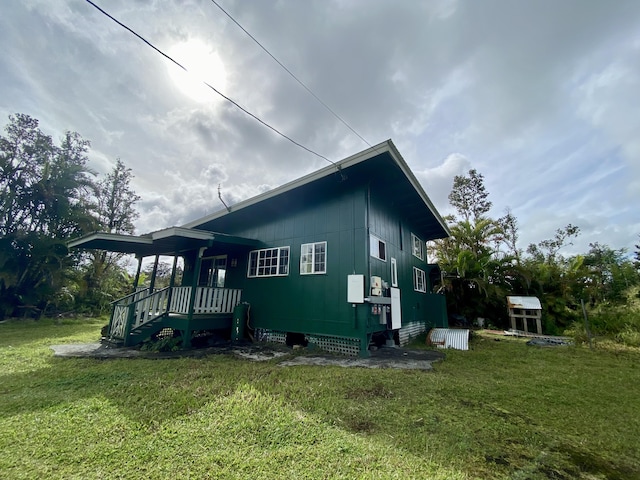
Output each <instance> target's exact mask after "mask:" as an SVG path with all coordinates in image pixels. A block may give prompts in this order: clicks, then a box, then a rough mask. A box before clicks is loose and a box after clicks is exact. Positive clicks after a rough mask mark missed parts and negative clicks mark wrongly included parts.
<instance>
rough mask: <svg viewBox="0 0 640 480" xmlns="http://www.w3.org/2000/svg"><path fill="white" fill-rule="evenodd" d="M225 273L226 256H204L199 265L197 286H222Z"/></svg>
mask: <svg viewBox="0 0 640 480" xmlns="http://www.w3.org/2000/svg"><path fill="white" fill-rule="evenodd" d="M226 275H227V256H226V255H219V256H217V257H205V258H203V259H202V265H201V266H200V277H199V278H198V286H199V287H216V288H224V280H225V277H226Z"/></svg>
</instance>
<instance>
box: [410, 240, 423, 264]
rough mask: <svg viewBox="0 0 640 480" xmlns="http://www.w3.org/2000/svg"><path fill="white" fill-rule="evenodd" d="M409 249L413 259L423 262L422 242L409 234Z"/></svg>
mask: <svg viewBox="0 0 640 480" xmlns="http://www.w3.org/2000/svg"><path fill="white" fill-rule="evenodd" d="M411 248H412V252H413V256H414V257H418V258H419V259H420V260H424V242H423V241H422V240H420V239H419V238H418V237H416V236H415V235H414V234H413V233H412V234H411Z"/></svg>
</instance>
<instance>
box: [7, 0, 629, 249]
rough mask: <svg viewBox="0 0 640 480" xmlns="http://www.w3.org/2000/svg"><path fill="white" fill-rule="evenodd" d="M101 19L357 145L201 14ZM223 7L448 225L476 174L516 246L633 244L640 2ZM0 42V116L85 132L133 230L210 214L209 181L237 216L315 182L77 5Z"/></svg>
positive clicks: (208, 11) (497, 0)
mask: <svg viewBox="0 0 640 480" xmlns="http://www.w3.org/2000/svg"><path fill="white" fill-rule="evenodd" d="M99 4H100V5H101V6H102V7H103V8H105V9H106V10H108V11H109V12H110V13H111V14H113V15H114V16H115V17H116V18H118V19H120V20H121V21H123V22H124V23H126V24H127V25H129V26H130V27H131V28H133V29H135V30H136V31H137V32H139V33H140V34H141V35H143V36H144V37H145V38H147V39H148V40H149V41H152V42H153V43H154V44H155V45H157V46H158V47H159V48H161V49H163V50H165V51H170V50H171V49H172V47H174V46H175V45H176V44H178V43H184V42H187V41H190V40H193V41H198V42H202V44H203V45H206V46H207V47H208V48H209V49H210V50H211V51H214V52H216V53H217V54H218V56H219V58H220V61H221V62H222V63H223V64H224V69H225V71H226V73H227V77H226V87H225V91H224V92H223V93H225V94H226V95H228V96H230V97H231V98H233V99H234V100H236V101H238V102H239V103H240V104H241V105H242V106H244V107H245V108H247V109H248V110H250V111H251V112H253V113H254V114H256V115H258V116H259V117H260V118H261V119H262V120H264V121H265V122H267V123H269V124H270V125H272V126H273V127H274V128H277V129H279V130H281V131H282V132H283V133H285V134H287V135H289V136H290V137H291V138H293V139H294V140H296V141H298V142H300V143H302V144H304V145H305V146H307V147H309V148H310V149H312V150H314V151H316V152H318V153H320V154H321V155H324V156H326V157H327V158H329V159H331V160H332V161H337V160H340V159H342V158H344V157H346V156H348V155H351V154H353V153H355V152H357V151H359V150H362V149H364V148H366V147H367V144H366V143H365V142H363V141H362V140H361V139H359V138H358V137H357V136H356V135H354V134H353V133H352V132H351V131H350V130H349V128H348V127H346V126H345V125H344V124H342V123H341V122H340V121H339V120H337V119H336V118H335V117H334V116H333V114H331V113H330V112H329V111H327V109H326V108H324V107H323V106H322V105H321V104H319V103H318V102H317V101H316V100H315V99H314V98H313V97H312V96H311V95H309V94H308V93H307V92H306V91H305V90H304V89H303V88H302V87H301V86H300V85H299V84H298V83H297V82H296V81H295V80H294V79H292V78H291V77H290V76H289V75H288V74H287V73H286V72H285V71H284V70H283V69H282V68H280V67H279V66H278V65H277V64H276V63H275V62H274V61H273V60H272V59H271V58H270V57H269V56H267V55H266V54H265V53H264V52H263V51H262V50H261V49H260V47H259V46H257V45H256V44H255V43H254V42H253V41H252V40H251V39H250V38H248V37H247V35H246V34H245V33H244V32H242V31H241V30H240V29H238V28H237V26H236V25H234V24H233V23H232V22H231V21H230V20H229V19H228V18H227V17H226V16H225V15H224V14H222V13H221V12H220V11H219V10H218V9H217V8H216V7H215V5H214V4H212V3H209V2H195V1H177V0H176V1H166V2H162V4H160V3H158V2H130V1H126V0H113V1H109V2H99ZM224 7H225V9H227V10H228V11H229V12H230V13H231V14H232V15H233V16H234V18H236V19H237V20H238V21H239V22H240V23H241V24H242V25H243V26H244V27H245V28H246V29H247V30H249V31H250V32H251V33H252V35H254V36H255V37H256V38H257V39H258V40H259V41H260V42H261V43H262V44H263V45H264V46H265V47H266V48H268V49H269V50H270V51H271V52H272V53H273V54H274V55H276V57H277V58H278V59H279V60H280V61H282V62H283V63H284V64H285V65H286V66H287V67H288V68H289V69H290V70H291V71H292V72H294V73H295V75H296V76H298V78H300V79H301V80H302V81H303V82H304V83H305V84H306V85H307V86H308V87H309V88H311V89H312V90H313V92H314V93H315V94H316V95H318V96H319V97H320V98H322V100H323V101H324V102H326V103H327V105H329V106H330V107H331V109H333V110H334V111H335V112H336V113H337V114H338V115H339V116H340V117H341V118H343V119H344V120H345V121H346V122H347V123H348V124H349V125H350V126H351V127H352V128H354V129H355V130H356V131H357V132H358V133H359V134H360V135H362V136H363V137H364V138H365V139H366V141H367V142H369V143H370V144H376V143H378V142H380V141H382V140H385V139H387V138H392V139H393V140H394V142H395V144H396V145H397V146H398V148H399V149H400V152H401V153H402V155H403V157H404V158H405V160H406V161H407V163H408V164H409V165H410V166H411V168H412V169H413V171H414V172H415V173H416V176H417V177H418V179H419V180H420V182H421V183H422V184H423V185H424V187H425V190H426V191H427V193H428V195H429V196H430V198H431V199H432V200H433V201H434V203H435V204H436V206H437V207H438V208H439V209H440V210H441V212H442V213H443V214H446V213H448V212H449V211H450V207H449V205H448V199H447V196H448V194H449V192H450V189H451V185H452V181H453V177H454V176H455V175H461V174H464V173H466V171H468V169H469V168H476V169H478V171H480V172H481V173H482V174H483V175H484V176H485V182H486V186H487V189H488V191H489V192H490V199H491V200H492V201H493V203H494V211H496V212H502V211H503V210H504V208H505V207H506V206H511V207H512V208H513V211H514V213H515V214H516V216H518V218H519V220H520V224H521V226H522V238H527V239H530V241H531V242H537V241H540V240H542V239H543V238H547V237H548V236H549V235H550V234H552V233H553V231H554V230H555V229H556V228H559V227H561V226H563V224H566V223H574V224H578V225H580V226H581V228H583V235H582V236H581V238H584V241H585V242H587V243H588V242H590V241H595V240H597V241H601V243H608V244H610V245H611V246H612V247H619V246H632V245H633V243H632V242H633V241H637V232H636V233H634V232H633V231H632V230H633V229H636V230H640V227H638V225H637V212H636V210H637V208H636V206H635V205H636V203H637V199H638V198H640V160H639V159H640V143H639V142H640V140H639V138H638V135H637V132H638V131H640V117H638V115H637V112H638V110H639V107H640V66H639V64H638V62H637V58H638V54H639V49H640V36H639V34H638V32H639V31H640V3H639V2H637V1H635V0H619V1H617V2H615V3H604V2H584V1H582V0H567V1H563V2H556V1H553V0H540V1H537V2H531V3H527V2H511V1H506V0H487V1H484V2H461V1H456V0H439V1H430V2H410V1H405V2H388V1H387V0H366V1H365V0H356V1H345V0H330V1H326V2H319V1H318V2H316V1H312V2H298V1H292V0H277V1H276V0H265V1H261V2H227V3H226V4H225V5H224ZM25 32H29V33H28V35H25ZM0 43H1V44H2V45H3V55H2V57H0V81H1V82H2V85H3V93H4V95H3V96H2V97H1V98H0V114H2V115H4V118H6V115H8V114H9V113H15V112H23V113H27V114H30V115H32V116H34V117H36V118H39V119H40V120H41V126H42V128H43V129H44V130H45V131H46V132H47V133H50V134H52V136H54V138H56V137H58V136H60V135H61V134H62V133H63V132H64V131H65V130H67V129H69V130H73V131H78V132H80V133H81V134H82V136H83V137H85V138H87V139H90V140H91V141H92V145H93V150H92V151H91V154H90V158H91V162H92V167H93V168H94V169H95V170H97V171H98V172H100V173H104V172H107V171H109V170H110V168H111V166H112V165H113V162H115V159H116V158H118V157H120V158H121V159H122V160H123V161H124V162H125V164H126V165H127V166H129V167H131V168H132V169H133V173H134V175H135V178H134V188H135V189H136V191H137V193H138V194H140V195H141V196H142V197H143V199H144V201H143V202H141V203H140V205H139V209H140V211H141V212H142V213H143V214H142V215H141V217H140V219H139V221H138V225H137V227H138V230H139V231H142V232H144V231H148V230H155V229H158V228H162V227H165V226H168V225H173V224H181V223H184V222H186V221H189V220H192V219H194V218H197V217H198V216H200V215H205V214H207V213H211V212H212V211H214V210H216V209H218V208H220V207H222V205H221V204H220V201H219V199H218V198H217V186H218V184H219V183H220V184H221V186H222V191H223V195H224V197H225V201H228V202H229V203H235V202H237V201H239V200H241V199H244V198H247V197H249V196H251V195H254V194H256V193H259V192H261V191H263V190H264V189H265V188H267V187H271V186H278V185H281V184H283V183H285V182H288V181H291V180H293V179H295V178H298V177H300V176H302V175H304V174H306V173H309V172H311V171H313V170H316V169H319V168H321V167H324V166H325V165H326V164H327V162H326V161H325V160H322V159H321V158H318V157H317V156H314V155H313V154H311V153H308V152H305V151H304V150H301V149H300V148H298V147H297V146H295V145H293V144H292V143H290V142H288V141H287V140H285V139H283V138H282V137H280V136H278V135H277V134H275V133H274V132H273V131H271V130H269V129H268V128H266V127H264V126H263V125H260V124H259V123H257V122H256V121H255V120H254V119H252V118H250V117H248V116H247V115H246V114H244V113H242V112H241V111H240V110H238V109H237V108H236V107H234V106H233V105H231V104H230V103H228V102H226V101H224V100H221V99H220V97H218V96H217V95H216V94H215V93H214V92H211V101H208V100H202V101H194V99H193V98H190V97H189V95H186V94H185V93H184V92H182V91H181V90H180V88H179V87H178V85H176V84H175V83H174V82H173V81H172V79H171V75H170V73H169V72H170V68H169V66H170V64H169V62H168V60H166V59H165V58H163V57H162V56H160V55H158V54H157V52H154V51H153V50H152V49H150V48H149V47H148V46H146V45H145V44H144V43H142V42H141V41H140V40H139V39H137V38H135V37H134V36H132V35H131V34H130V33H129V32H127V31H125V30H123V29H122V28H121V27H119V26H118V25H116V24H115V23H113V22H112V21H111V20H109V19H107V18H106V17H104V16H103V15H102V14H100V13H99V12H98V11H97V10H96V9H94V8H93V7H91V6H90V5H89V4H87V3H86V2H78V1H76V0H60V1H58V2H49V1H46V0H25V1H24V2H9V3H7V4H6V5H3V15H2V16H0ZM616 242H623V243H616ZM624 242H626V243H624ZM630 242H631V243H630Z"/></svg>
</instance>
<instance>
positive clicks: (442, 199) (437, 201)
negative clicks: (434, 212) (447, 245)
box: [415, 153, 472, 215]
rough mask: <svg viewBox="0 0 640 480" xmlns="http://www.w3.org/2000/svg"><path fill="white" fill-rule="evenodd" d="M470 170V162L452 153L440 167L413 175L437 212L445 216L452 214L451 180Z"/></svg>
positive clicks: (458, 154) (460, 155)
mask: <svg viewBox="0 0 640 480" xmlns="http://www.w3.org/2000/svg"><path fill="white" fill-rule="evenodd" d="M470 168H472V167H471V162H470V161H469V159H468V158H467V157H465V156H464V155H462V154H460V153H452V154H451V155H449V156H448V157H447V158H445V159H444V161H443V162H442V163H441V164H440V165H438V166H436V167H434V168H427V169H425V170H421V171H416V172H415V175H416V178H417V179H418V180H419V181H420V183H421V184H422V186H423V188H424V190H425V192H427V195H428V196H429V198H430V199H431V201H432V202H433V203H434V205H435V206H436V208H437V209H438V211H439V212H440V213H442V214H443V215H446V214H447V213H450V212H452V208H451V206H450V205H449V193H450V192H451V188H452V186H453V178H454V177H455V176H456V175H464V174H466V173H467V172H468V171H469V169H470Z"/></svg>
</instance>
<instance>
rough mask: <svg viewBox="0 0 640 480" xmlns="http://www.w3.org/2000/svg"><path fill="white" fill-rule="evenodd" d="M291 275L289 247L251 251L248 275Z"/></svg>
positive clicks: (251, 276)
mask: <svg viewBox="0 0 640 480" xmlns="http://www.w3.org/2000/svg"><path fill="white" fill-rule="evenodd" d="M284 275H289V247H276V248H264V249H262V250H254V251H252V252H249V269H248V270H247V277H249V278H253V277H276V276H284Z"/></svg>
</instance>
